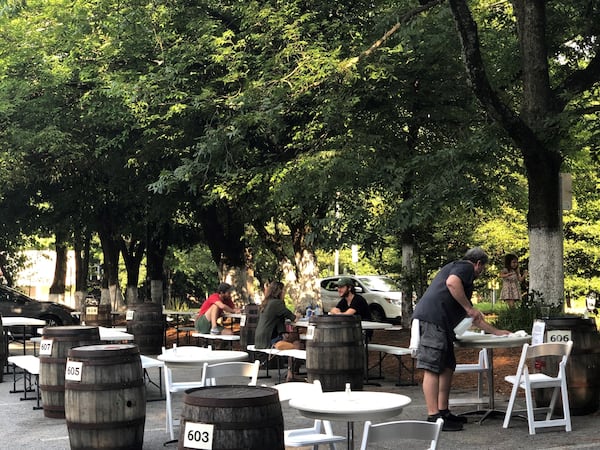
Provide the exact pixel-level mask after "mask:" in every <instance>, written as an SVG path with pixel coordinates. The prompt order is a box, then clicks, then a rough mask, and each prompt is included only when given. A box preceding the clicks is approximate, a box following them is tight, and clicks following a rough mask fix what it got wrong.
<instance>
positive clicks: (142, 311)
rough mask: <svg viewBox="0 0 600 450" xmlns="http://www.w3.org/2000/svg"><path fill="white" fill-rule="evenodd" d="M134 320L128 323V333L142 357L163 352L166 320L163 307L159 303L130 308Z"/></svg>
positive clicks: (137, 305) (142, 304)
mask: <svg viewBox="0 0 600 450" xmlns="http://www.w3.org/2000/svg"><path fill="white" fill-rule="evenodd" d="M129 310H131V311H133V318H132V319H131V320H128V321H127V332H128V333H131V334H133V340H134V342H135V343H136V344H137V346H138V347H139V349H140V353H141V354H142V355H158V354H160V353H161V352H162V346H163V334H164V331H165V319H164V316H163V313H162V305H159V304H158V303H138V304H136V305H133V306H131V307H130V308H129Z"/></svg>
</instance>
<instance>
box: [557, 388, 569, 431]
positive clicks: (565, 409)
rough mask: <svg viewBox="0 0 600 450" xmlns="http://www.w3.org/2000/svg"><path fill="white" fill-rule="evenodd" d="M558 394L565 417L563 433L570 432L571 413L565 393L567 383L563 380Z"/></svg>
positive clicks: (567, 394) (566, 392) (567, 393)
mask: <svg viewBox="0 0 600 450" xmlns="http://www.w3.org/2000/svg"><path fill="white" fill-rule="evenodd" d="M560 392H561V394H562V404H563V414H564V417H565V431H571V411H570V405H569V392H568V391H567V382H566V381H565V379H564V378H563V382H562V383H561V385H560Z"/></svg>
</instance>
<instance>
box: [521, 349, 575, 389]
mask: <svg viewBox="0 0 600 450" xmlns="http://www.w3.org/2000/svg"><path fill="white" fill-rule="evenodd" d="M572 349H573V341H568V342H565V343H562V342H560V343H559V342H544V343H542V344H535V345H530V344H523V350H522V351H521V358H520V360H519V366H518V368H517V374H516V377H517V380H520V379H521V377H525V378H529V366H528V364H527V362H528V361H529V360H532V359H536V358H542V357H544V356H557V357H560V359H559V360H558V374H557V378H564V377H565V373H566V365H567V361H568V359H569V355H570V354H571V350H572Z"/></svg>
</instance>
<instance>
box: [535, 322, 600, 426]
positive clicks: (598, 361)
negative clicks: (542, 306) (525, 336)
mask: <svg viewBox="0 0 600 450" xmlns="http://www.w3.org/2000/svg"><path fill="white" fill-rule="evenodd" d="M544 322H546V334H545V339H544V340H545V341H546V342H549V341H551V342H566V341H567V340H569V337H570V339H571V340H572V341H573V349H572V350H571V355H570V356H569V361H568V362H567V370H566V372H567V386H568V391H569V406H570V408H569V409H570V411H571V414H572V415H574V416H582V415H586V414H592V413H594V412H596V411H597V410H598V408H599V407H600V334H598V331H597V330H596V322H595V321H594V319H584V318H583V317H580V316H564V317H549V318H546V319H544ZM557 366H558V357H555V356H548V357H546V358H540V360H536V368H537V369H538V370H541V371H542V372H543V373H546V374H547V375H551V376H556V375H557V373H556V370H550V368H553V369H554V368H555V367H557ZM534 392H535V401H536V404H537V405H538V406H539V407H545V406H548V405H549V404H550V398H551V396H552V390H551V389H536V390H535V391H534ZM558 403H559V408H560V409H562V402H561V401H560V398H559V400H558Z"/></svg>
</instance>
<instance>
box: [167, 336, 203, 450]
mask: <svg viewBox="0 0 600 450" xmlns="http://www.w3.org/2000/svg"><path fill="white" fill-rule="evenodd" d="M209 349H210V347H209ZM178 350H179V351H182V352H185V351H186V350H185V347H181V348H179V349H178ZM162 352H163V354H164V353H165V348H164V347H163V348H162ZM163 375H164V376H163V378H164V380H165V409H166V415H165V417H166V430H167V432H168V433H169V436H170V438H171V440H173V439H175V434H174V431H173V427H174V425H179V419H175V418H174V417H173V396H172V394H174V393H176V392H183V391H185V390H187V389H193V388H197V387H202V386H204V384H203V380H196V381H173V371H172V370H171V369H170V368H169V367H168V364H165V365H164V366H163Z"/></svg>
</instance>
